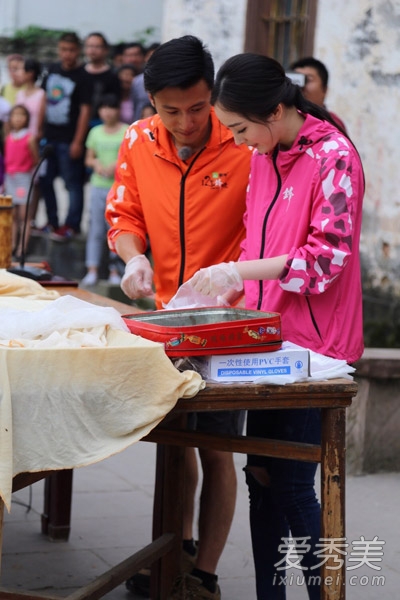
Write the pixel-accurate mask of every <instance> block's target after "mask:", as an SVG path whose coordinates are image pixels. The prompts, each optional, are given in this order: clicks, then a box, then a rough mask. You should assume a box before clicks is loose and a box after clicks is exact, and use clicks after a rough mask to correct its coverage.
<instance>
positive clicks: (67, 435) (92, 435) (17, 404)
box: [0, 271, 205, 510]
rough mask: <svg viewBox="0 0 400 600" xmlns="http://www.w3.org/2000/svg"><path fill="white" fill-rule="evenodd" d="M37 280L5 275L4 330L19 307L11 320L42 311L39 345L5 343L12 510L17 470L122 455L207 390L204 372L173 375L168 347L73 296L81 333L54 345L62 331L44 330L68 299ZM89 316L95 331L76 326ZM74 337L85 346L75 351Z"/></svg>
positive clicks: (1, 374)
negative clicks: (179, 405) (187, 399)
mask: <svg viewBox="0 0 400 600" xmlns="http://www.w3.org/2000/svg"><path fill="white" fill-rule="evenodd" d="M10 276H11V277H13V278H17V279H18V280H22V281H18V282H17V281H15V280H14V281H12V282H11V283H12V285H13V286H15V289H14V288H12V286H11V288H12V289H14V292H15V296H12V295H11V294H9V295H7V294H8V292H9V291H10V285H9V283H10V282H9V277H10ZM6 280H7V281H6ZM25 283H26V291H27V296H26V297H25V298H24V297H23V292H22V287H24V286H25ZM17 284H18V285H17ZM32 284H36V282H33V281H31V280H27V279H26V278H23V277H18V276H15V275H10V274H9V273H6V274H4V272H3V271H0V329H1V326H3V330H4V329H5V324H7V323H6V322H7V321H9V308H10V307H13V308H12V310H13V311H14V316H13V320H17V321H18V319H19V320H20V323H21V324H23V321H24V319H25V320H26V315H27V314H29V313H30V315H31V317H33V314H32V313H35V316H38V315H39V314H40V315H41V317H42V320H43V332H44V333H43V336H41V335H40V333H38V332H37V331H36V332H35V339H28V338H27V337H25V338H24V337H19V338H14V336H12V337H13V339H14V341H15V339H18V343H17V344H16V345H15V346H14V347H13V345H12V344H9V342H10V339H9V340H7V339H5V338H3V340H2V341H0V344H1V346H0V381H1V387H0V496H1V498H2V499H3V501H4V503H5V505H6V507H7V508H8V510H9V509H10V504H11V490H12V478H13V477H14V476H15V475H17V474H18V473H22V472H25V471H31V472H35V471H43V470H52V469H66V468H75V467H80V466H84V465H88V464H91V463H95V462H98V461H100V460H102V459H104V458H106V457H108V456H111V455H112V454H115V453H117V452H120V451H121V450H123V449H124V448H126V447H128V446H129V445H131V444H132V443H134V442H136V441H138V440H140V439H141V438H142V437H143V436H145V435H147V434H148V433H149V432H150V431H151V430H152V429H153V428H154V427H155V426H156V425H158V423H159V422H160V421H161V420H162V419H163V418H164V417H165V415H166V414H167V413H168V412H169V411H170V410H171V409H172V408H173V407H174V406H175V404H176V402H177V400H178V399H179V398H181V397H192V396H194V395H195V394H196V393H197V392H198V391H199V390H200V389H202V388H203V387H204V385H205V384H204V381H203V380H202V379H201V376H200V375H199V374H198V373H195V372H194V371H185V372H183V373H181V372H179V371H178V370H177V369H175V367H174V366H173V365H172V363H171V361H170V360H169V358H168V357H167V355H166V354H165V352H164V347H163V345H162V344H158V343H156V342H151V341H149V340H145V339H143V338H141V337H139V336H135V335H133V334H131V333H128V332H127V331H125V330H124V329H125V325H124V322H123V320H122V319H121V317H120V315H119V313H118V312H117V311H115V310H114V309H109V308H106V309H104V308H102V307H97V306H94V305H92V304H89V303H86V302H83V301H80V300H77V299H75V298H74V299H73V302H72V304H73V305H74V306H75V307H76V309H77V310H75V316H77V317H78V322H80V323H81V326H82V325H83V327H82V331H80V330H79V328H75V329H74V327H72V325H71V327H70V328H69V329H66V328H65V327H64V328H61V329H60V331H61V332H62V336H61V337H62V338H63V340H60V337H58V338H57V340H56V343H55V346H52V345H50V344H49V343H48V342H49V340H50V338H51V336H52V335H54V333H57V330H56V331H55V332H54V331H53V332H49V331H48V328H46V318H45V316H46V314H51V313H52V314H53V315H54V313H55V311H56V305H57V304H58V306H59V307H60V306H61V307H62V306H63V305H64V307H65V306H66V305H67V304H68V303H69V302H70V300H71V299H70V300H67V301H64V302H60V301H61V300H62V298H60V299H59V300H55V301H54V300H53V298H54V294H50V296H49V295H48V292H47V291H46V290H44V289H43V288H42V286H40V284H36V285H32ZM37 286H38V287H37ZM4 290H6V291H5V295H4V296H2V292H3V291H4ZM7 290H8V291H7ZM35 291H36V292H37V296H35ZM46 298H49V299H47V300H46ZM66 298H68V296H67V297H66ZM10 299H11V303H10V302H9V301H10ZM75 300H76V302H75ZM15 301H17V302H15ZM16 304H18V306H17V307H16V306H15V305H16ZM70 306H71V304H70ZM3 309H4V310H3ZM17 309H18V311H20V315H19V316H18V315H17V314H16V311H17ZM38 311H40V312H38ZM85 311H88V312H87V313H86V316H87V318H90V319H91V322H92V324H93V327H88V326H87V325H88V321H87V320H84V321H83V322H82V320H81V321H79V319H81V316H82V314H84V313H85ZM6 313H7V315H8V316H6ZM64 315H66V313H64ZM100 315H103V322H102V321H101V318H100ZM67 318H68V319H70V324H71V323H72V316H71V315H67V316H66V319H67ZM110 320H111V321H113V320H114V321H113V322H114V326H113V327H111V326H110V324H109V323H110ZM28 321H29V319H28ZM118 323H119V326H120V327H119V328H118ZM64 324H65V323H64ZM85 326H86V327H85ZM20 329H21V327H20ZM60 331H58V333H60ZM31 333H32V332H31ZM79 334H82V335H81V336H80V335H79ZM78 338H80V339H79V341H80V342H82V340H83V343H84V345H85V347H82V346H81V345H80V346H79V347H78V348H77V347H76V342H77V339H78ZM44 341H45V342H46V343H45V344H44V345H43V346H42V347H41V346H40V344H41V343H42V342H44ZM62 341H64V345H63V344H62V343H61V342H62ZM71 342H72V345H71Z"/></svg>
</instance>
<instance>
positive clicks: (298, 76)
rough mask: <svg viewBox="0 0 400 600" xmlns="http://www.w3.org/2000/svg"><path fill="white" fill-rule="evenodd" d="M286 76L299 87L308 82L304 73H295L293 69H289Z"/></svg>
mask: <svg viewBox="0 0 400 600" xmlns="http://www.w3.org/2000/svg"><path fill="white" fill-rule="evenodd" d="M286 77H289V79H290V80H291V82H292V83H294V84H295V85H298V86H299V87H301V88H302V87H304V86H305V84H306V76H305V75H304V73H295V72H293V71H289V72H287V73H286Z"/></svg>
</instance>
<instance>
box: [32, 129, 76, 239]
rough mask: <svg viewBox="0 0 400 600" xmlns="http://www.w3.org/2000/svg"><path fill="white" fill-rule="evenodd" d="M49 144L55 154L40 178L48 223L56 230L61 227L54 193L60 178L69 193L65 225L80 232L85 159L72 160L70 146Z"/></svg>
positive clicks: (57, 143)
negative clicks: (57, 178) (57, 179)
mask: <svg viewBox="0 0 400 600" xmlns="http://www.w3.org/2000/svg"><path fill="white" fill-rule="evenodd" d="M49 143H50V144H51V146H53V148H54V153H53V155H52V156H50V157H49V158H48V159H47V166H46V173H45V174H44V175H42V177H41V178H40V186H41V190H42V194H43V197H44V201H45V203H46V212H47V219H48V222H49V224H50V225H52V226H53V227H54V228H55V229H57V228H58V227H59V225H60V224H59V221H58V208H57V198H56V194H55V191H54V179H55V178H56V177H57V176H60V177H61V178H62V179H63V181H64V183H65V187H66V188H67V190H68V193H69V206H68V213H67V217H66V219H65V225H67V226H68V227H71V228H72V229H74V230H75V231H76V232H79V231H80V226H81V219H82V212H83V185H84V181H85V164H84V157H82V158H79V159H76V160H75V159H72V158H71V157H70V155H69V144H67V143H65V142H54V141H50V140H49Z"/></svg>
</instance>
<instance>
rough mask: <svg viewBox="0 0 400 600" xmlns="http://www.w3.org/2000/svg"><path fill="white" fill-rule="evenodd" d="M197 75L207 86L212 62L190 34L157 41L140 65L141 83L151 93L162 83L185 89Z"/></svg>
mask: <svg viewBox="0 0 400 600" xmlns="http://www.w3.org/2000/svg"><path fill="white" fill-rule="evenodd" d="M201 79H204V80H205V81H206V83H207V85H208V87H209V88H210V90H211V89H212V87H213V83H214V63H213V59H212V56H211V54H210V52H209V50H207V48H206V47H205V46H204V44H203V42H202V41H201V40H199V39H198V38H197V37H195V36H193V35H184V36H183V37H180V38H174V39H172V40H169V41H168V42H165V43H164V44H161V45H160V46H159V47H158V48H156V50H155V51H154V52H153V54H152V55H151V57H150V58H149V60H148V62H147V64H146V66H145V69H144V86H145V88H146V90H147V92H149V94H151V95H154V94H156V93H157V92H160V91H161V90H163V89H164V88H166V87H179V88H182V89H187V88H189V87H192V86H193V85H195V84H196V83H198V82H199V81H200V80H201Z"/></svg>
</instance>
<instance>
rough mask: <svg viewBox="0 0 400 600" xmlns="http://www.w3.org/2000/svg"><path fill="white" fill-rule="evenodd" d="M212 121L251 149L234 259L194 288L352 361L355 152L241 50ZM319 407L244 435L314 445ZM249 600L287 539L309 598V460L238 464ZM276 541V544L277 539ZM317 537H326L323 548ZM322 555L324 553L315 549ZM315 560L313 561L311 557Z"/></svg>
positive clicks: (358, 336) (252, 423)
mask: <svg viewBox="0 0 400 600" xmlns="http://www.w3.org/2000/svg"><path fill="white" fill-rule="evenodd" d="M213 104H214V106H215V112H216V114H217V116H218V118H219V119H220V121H221V122H222V123H223V124H224V125H226V126H227V127H229V128H230V129H231V131H232V132H233V134H234V137H235V142H236V143H237V144H246V145H248V146H251V147H253V148H254V151H253V156H252V163H251V173H250V179H249V186H248V195H247V207H246V214H245V224H246V239H245V240H244V242H243V245H242V254H241V258H240V261H239V262H237V263H233V262H231V263H221V264H219V265H214V266H212V267H209V268H208V269H202V270H200V271H198V272H197V273H196V274H195V275H194V277H193V278H192V280H191V284H192V286H193V287H194V288H195V289H196V290H197V291H199V292H202V293H206V294H209V295H211V296H214V297H216V296H218V295H221V294H222V295H225V297H226V298H227V299H229V300H230V301H233V300H234V299H235V298H236V297H238V296H239V295H240V294H241V293H243V289H244V292H245V300H246V307H247V308H251V309H259V310H265V311H276V312H280V313H281V318H282V332H283V339H284V340H289V341H291V342H295V343H297V344H299V345H301V346H304V347H307V348H310V349H311V350H314V351H315V352H319V353H322V354H325V355H327V356H331V357H334V358H340V359H344V360H346V361H347V362H349V363H351V362H353V361H355V360H357V359H358V358H359V357H360V356H361V354H362V351H363V329H362V295H361V274H360V260H359V241H360V229H361V216H362V199H363V194H364V176H363V169H362V165H361V161H360V157H359V155H358V153H357V151H356V149H355V148H354V146H353V144H352V142H351V141H350V140H349V138H348V137H347V136H346V135H345V133H344V132H343V131H340V130H339V129H338V127H337V125H336V124H335V123H334V122H333V121H332V119H331V118H330V116H329V114H328V113H327V112H326V111H325V110H323V109H321V108H320V107H318V106H316V105H314V104H312V103H310V102H308V101H307V100H305V99H304V98H303V96H302V94H301V91H300V88H299V87H298V86H296V85H294V84H293V83H292V82H291V80H290V79H289V78H288V77H287V76H286V75H285V72H284V69H283V68H282V66H281V65H280V64H279V63H277V62H276V61H275V60H273V59H271V58H268V57H266V56H260V55H256V54H249V53H247V54H240V55H237V56H234V57H232V58H230V59H229V60H227V61H226V63H225V64H224V65H223V66H222V67H221V68H220V70H219V72H218V74H217V79H216V84H215V88H214V92H213ZM320 429H321V427H320V412H319V410H317V409H300V410H281V411H280V410H276V411H250V412H249V414H248V420H247V433H248V434H249V435H252V436H259V437H271V438H274V439H282V440H290V441H301V442H308V443H316V444H318V443H319V442H320ZM245 471H246V479H247V483H248V487H249V494H250V526H251V535H252V546H253V555H254V563H255V571H256V586H257V598H258V600H267V599H268V600H278V599H279V600H282V599H284V598H285V597H286V592H285V588H286V585H285V581H286V580H285V568H284V565H285V553H286V552H287V551H288V548H289V546H288V543H287V538H290V536H292V537H293V538H296V544H297V547H298V556H299V559H297V560H299V561H300V567H298V568H301V571H298V572H297V571H296V574H300V575H302V576H304V580H303V582H304V584H305V585H307V588H308V594H309V597H310V599H311V600H314V599H315V600H316V599H318V598H319V597H320V583H321V582H320V580H319V578H318V573H319V570H318V567H319V566H320V564H322V562H323V554H324V551H323V541H322V540H320V505H319V502H318V500H317V498H316V494H315V489H314V480H315V471H316V464H313V463H304V462H301V461H293V460H292V461H291V460H284V459H276V458H268V457H260V456H249V457H248V464H247V467H246V469H245ZM285 540H286V542H285ZM325 545H326V544H325ZM321 552H322V554H321ZM321 556H322V558H321Z"/></svg>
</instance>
